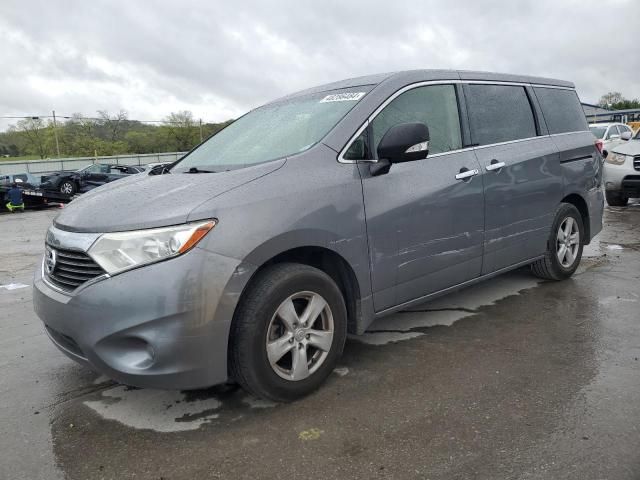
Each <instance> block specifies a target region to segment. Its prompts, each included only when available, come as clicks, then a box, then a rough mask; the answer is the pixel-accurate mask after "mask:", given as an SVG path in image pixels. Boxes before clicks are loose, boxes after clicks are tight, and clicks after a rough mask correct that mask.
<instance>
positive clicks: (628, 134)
mask: <svg viewBox="0 0 640 480" xmlns="http://www.w3.org/2000/svg"><path fill="white" fill-rule="evenodd" d="M620 138H621V139H622V140H631V132H629V131H626V130H625V131H624V132H622V135H620Z"/></svg>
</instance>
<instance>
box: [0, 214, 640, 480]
mask: <svg viewBox="0 0 640 480" xmlns="http://www.w3.org/2000/svg"><path fill="white" fill-rule="evenodd" d="M56 213H57V212H56V211H55V210H48V211H40V212H27V213H24V214H14V215H2V216H0V244H1V245H2V250H1V252H0V333H2V335H0V369H1V375H0V479H2V480H4V479H58V478H59V479H62V478H67V479H94V478H95V479H125V478H136V479H160V478H163V479H200V478H231V479H240V478H289V479H292V478H328V479H333V478H349V479H351V478H367V479H368V478H412V479H413V478H416V479H418V478H419V479H423V478H424V479H469V478H473V479H476V478H477V479H503V478H509V479H511V478H514V479H565V478H566V479H616V480H617V479H640V360H639V358H640V203H636V204H634V205H632V206H630V207H629V208H627V209H614V208H607V210H606V214H605V223H606V225H605V230H604V231H603V232H602V233H601V234H600V235H599V236H598V237H597V238H596V239H595V240H594V242H593V244H592V245H591V246H590V247H589V248H588V249H587V250H586V251H585V255H586V256H585V257H584V258H583V261H582V264H581V266H580V269H579V270H578V272H577V274H576V275H575V276H574V277H573V278H572V279H570V280H568V281H565V282H561V283H545V282H539V281H538V280H537V279H535V278H534V277H532V276H530V275H528V273H527V271H526V270H521V271H517V272H513V273H510V274H506V275H503V276H501V277H499V278H496V279H494V280H490V281H488V282H485V283H484V284H481V285H477V286H475V287H471V288H468V289H466V290H463V291H461V292H459V293H456V294H453V295H449V296H448V297H445V298H442V299H440V300H437V301H435V302H432V303H430V304H426V305H424V306H423V307H421V308H415V309H414V311H412V312H402V313H399V314H396V315H393V316H391V317H388V318H386V319H384V320H383V321H378V322H376V323H374V325H373V326H372V329H371V330H370V331H369V332H368V333H367V334H365V335H364V336H362V337H356V338H351V339H350V340H349V341H348V343H347V346H346V351H345V355H344V357H343V359H342V360H341V362H340V367H339V368H338V369H336V371H335V372H334V374H333V375H332V376H331V378H330V379H329V381H328V382H327V384H326V385H325V386H324V387H323V388H322V389H321V390H319V391H318V392H317V393H315V394H313V395H311V396H310V397H308V398H306V399H304V400H301V401H299V402H296V403H294V404H290V405H274V404H270V403H268V402H262V401H259V400H257V399H254V398H251V397H249V396H247V395H246V394H244V392H242V391H241V390H237V389H234V388H230V387H228V388H217V389H215V388H214V389H209V390H205V391H196V392H166V391H154V390H138V389H131V388H127V387H124V386H121V385H117V384H114V383H112V382H110V381H109V380H107V379H105V378H103V377H98V375H96V374H94V373H92V372H91V371H89V370H87V369H86V368H83V367H81V366H78V365H76V364H75V363H73V362H72V361H71V360H68V359H67V358H66V357H64V356H63V355H62V354H61V353H59V352H58V351H57V350H56V349H55V347H53V345H51V344H50V342H49V340H48V339H47V338H46V336H45V334H44V333H43V329H42V326H41V324H40V322H39V320H38V319H37V317H36V316H35V314H34V313H33V309H32V306H31V291H32V289H31V286H30V284H31V276H32V271H33V269H34V267H35V265H36V264H37V263H38V262H39V261H40V258H41V254H42V250H43V243H42V242H43V236H44V232H45V230H46V228H47V227H48V225H49V223H50V221H51V219H52V218H53V217H54V216H55V214H56ZM7 287H9V288H12V289H10V290H9V289H8V288H7Z"/></svg>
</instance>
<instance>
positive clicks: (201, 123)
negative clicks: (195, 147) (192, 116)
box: [199, 119, 202, 143]
mask: <svg viewBox="0 0 640 480" xmlns="http://www.w3.org/2000/svg"><path fill="white" fill-rule="evenodd" d="M199 123H200V143H202V119H200V121H199Z"/></svg>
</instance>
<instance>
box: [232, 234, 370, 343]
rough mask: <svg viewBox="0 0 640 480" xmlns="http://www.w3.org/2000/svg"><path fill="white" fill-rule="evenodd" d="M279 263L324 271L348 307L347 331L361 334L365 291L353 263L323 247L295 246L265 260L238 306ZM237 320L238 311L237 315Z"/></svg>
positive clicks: (244, 289) (253, 276) (243, 292)
mask: <svg viewBox="0 0 640 480" xmlns="http://www.w3.org/2000/svg"><path fill="white" fill-rule="evenodd" d="M278 263H300V264H303V265H309V266H311V267H314V268H317V269H318V270H321V271H323V272H324V273H326V274H327V275H329V276H330V277H331V279H332V280H333V281H334V282H335V283H336V285H338V288H339V289H340V291H341V292H342V295H343V297H344V300H345V306H346V308H347V329H348V331H349V333H357V332H359V330H360V325H361V322H362V308H361V300H362V290H361V285H360V282H359V281H358V277H357V275H356V273H355V271H354V270H353V268H352V266H351V265H350V264H349V262H348V261H347V260H346V259H345V258H344V257H343V256H342V255H341V254H340V253H338V252H336V251H335V250H331V249H329V248H327V247H324V246H319V245H304V246H299V247H293V248H290V249H288V250H284V251H282V252H279V253H277V254H275V255H273V256H271V257H270V258H268V259H267V260H265V261H263V262H262V263H261V264H260V266H258V268H256V269H255V270H254V271H253V272H252V274H251V277H250V278H249V280H248V281H247V283H246V285H245V286H244V288H243V289H242V293H241V294H240V297H239V299H238V302H237V304H236V309H235V310H236V311H237V305H239V304H240V303H241V302H242V299H243V297H244V295H245V294H246V292H247V291H248V290H249V289H250V288H251V286H252V285H253V283H254V281H255V279H256V277H257V276H258V274H259V273H260V272H262V271H263V270H264V269H266V268H268V267H269V266H271V265H275V264H278ZM234 317H235V312H234Z"/></svg>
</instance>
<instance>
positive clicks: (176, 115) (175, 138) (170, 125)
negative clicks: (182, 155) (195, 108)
mask: <svg viewBox="0 0 640 480" xmlns="http://www.w3.org/2000/svg"><path fill="white" fill-rule="evenodd" d="M163 127H164V129H165V131H166V134H167V138H168V140H169V142H170V144H171V145H172V147H173V148H172V149H174V150H176V151H179V152H184V151H186V150H191V149H192V148H193V147H194V146H195V145H197V144H198V142H199V140H200V136H199V131H198V130H199V128H198V126H197V125H196V122H195V120H194V119H193V114H192V113H191V112H189V111H188V110H183V111H181V112H172V113H171V114H170V115H169V116H168V117H167V118H166V119H165V121H164V126H163Z"/></svg>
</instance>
